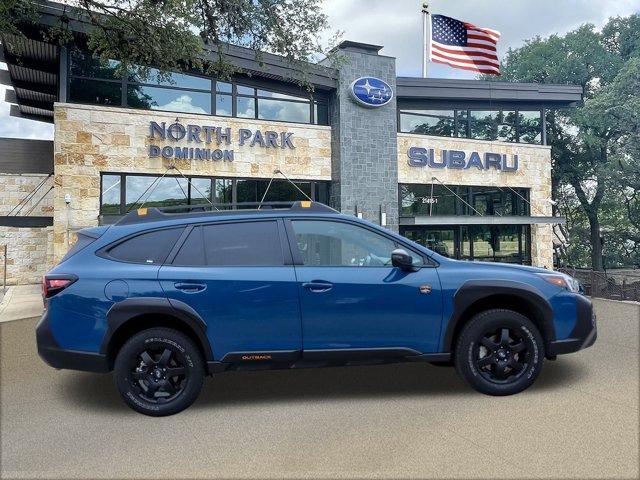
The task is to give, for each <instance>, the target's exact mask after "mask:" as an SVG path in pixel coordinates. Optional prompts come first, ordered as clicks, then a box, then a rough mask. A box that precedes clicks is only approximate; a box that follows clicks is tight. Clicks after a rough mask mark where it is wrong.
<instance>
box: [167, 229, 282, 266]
mask: <svg viewBox="0 0 640 480" xmlns="http://www.w3.org/2000/svg"><path fill="white" fill-rule="evenodd" d="M173 264H174V265H176V266H178V265H182V266H197V265H200V266H205V265H206V266H212V267H214V266H215V267H231V266H233V267H251V266H258V267H259V266H281V265H283V264H284V258H283V255H282V248H281V246H280V237H279V236H278V224H277V222H275V221H261V222H243V223H225V224H218V225H205V226H202V227H196V228H194V229H193V230H192V231H191V233H190V234H189V237H188V238H187V240H186V241H185V243H184V245H183V246H182V247H181V248H180V251H179V252H178V254H177V255H176V257H175V259H174V260H173Z"/></svg>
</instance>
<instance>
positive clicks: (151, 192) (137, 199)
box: [125, 175, 188, 211]
mask: <svg viewBox="0 0 640 480" xmlns="http://www.w3.org/2000/svg"><path fill="white" fill-rule="evenodd" d="M187 191H188V186H187V180H186V179H184V178H178V177H164V178H162V179H159V177H148V176H142V175H140V176H138V175H128V176H127V180H126V192H127V193H126V196H127V199H126V205H125V206H126V211H129V210H133V209H136V208H140V207H141V206H142V205H143V204H144V206H145V207H170V206H174V205H187V203H188V195H187Z"/></svg>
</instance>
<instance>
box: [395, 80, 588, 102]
mask: <svg viewBox="0 0 640 480" xmlns="http://www.w3.org/2000/svg"><path fill="white" fill-rule="evenodd" d="M396 85H397V93H396V95H397V97H398V99H399V100H401V99H407V100H443V101H476V102H498V103H499V102H505V103H527V104H537V105H548V106H556V107H571V106H575V105H578V104H580V103H581V102H582V97H583V90H582V87H581V86H580V85H559V84H545V83H512V82H490V81H486V80H457V79H448V78H417V77H397V80H396Z"/></svg>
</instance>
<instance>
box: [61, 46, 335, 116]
mask: <svg viewBox="0 0 640 480" xmlns="http://www.w3.org/2000/svg"><path fill="white" fill-rule="evenodd" d="M119 67H120V63H119V62H117V61H115V60H109V61H106V62H103V61H101V60H99V59H97V58H94V57H92V56H91V55H90V54H88V53H86V52H85V51H82V50H79V49H75V50H73V51H72V53H71V55H70V62H69V83H68V98H69V100H70V101H72V102H77V103H86V104H98V105H107V106H122V107H131V108H140V109H146V110H160V111H168V112H178V113H194V114H201V115H218V116H222V117H231V116H237V117H240V118H253V119H262V120H274V121H283V122H294V123H315V124H318V125H328V122H329V114H328V105H327V103H326V100H324V99H322V98H315V99H314V98H313V96H311V95H310V96H306V95H303V94H300V95H295V94H290V93H282V92H276V91H272V90H268V89H265V88H259V89H257V88H255V87H250V86H247V85H240V84H236V83H235V82H223V81H215V80H212V79H211V78H207V77H205V76H201V75H192V74H187V73H160V71H159V70H157V69H155V68H151V67H139V66H136V67H133V68H131V69H130V70H129V71H128V73H127V75H124V78H122V76H121V75H120V73H119Z"/></svg>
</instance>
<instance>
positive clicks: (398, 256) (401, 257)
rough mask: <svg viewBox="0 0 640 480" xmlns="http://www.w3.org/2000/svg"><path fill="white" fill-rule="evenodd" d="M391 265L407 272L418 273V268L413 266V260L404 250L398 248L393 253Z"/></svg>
mask: <svg viewBox="0 0 640 480" xmlns="http://www.w3.org/2000/svg"><path fill="white" fill-rule="evenodd" d="M391 265H393V266H394V267H398V268H400V269H402V270H405V271H407V272H415V271H416V268H415V267H414V266H413V258H412V257H411V255H409V254H408V253H407V251H406V250H404V249H402V248H396V249H395V250H394V251H393V252H391Z"/></svg>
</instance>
